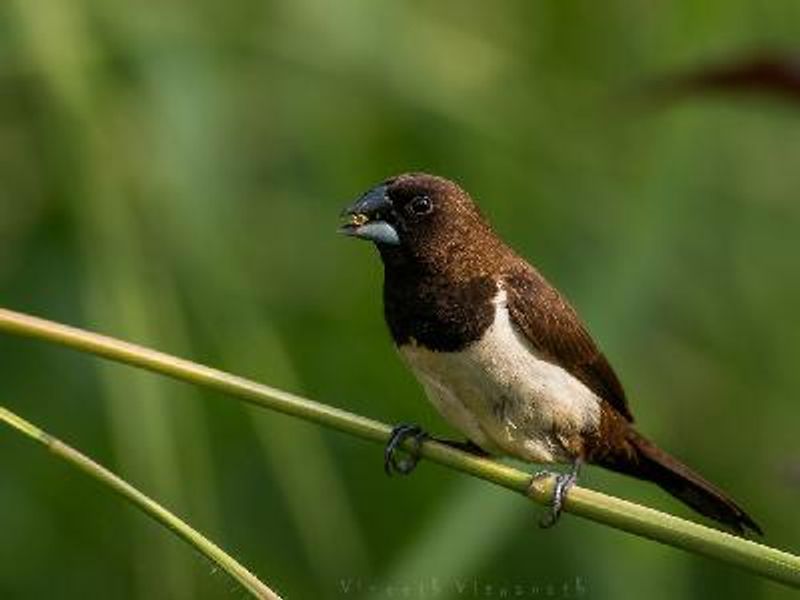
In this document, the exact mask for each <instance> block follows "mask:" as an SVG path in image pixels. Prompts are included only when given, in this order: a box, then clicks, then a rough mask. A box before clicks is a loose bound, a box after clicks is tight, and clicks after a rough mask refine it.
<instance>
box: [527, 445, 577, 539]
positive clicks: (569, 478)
mask: <svg viewBox="0 0 800 600" xmlns="http://www.w3.org/2000/svg"><path fill="white" fill-rule="evenodd" d="M582 462H583V461H582V460H581V458H580V457H578V458H576V459H575V460H574V461H573V463H572V468H571V469H570V470H569V472H567V473H553V472H551V471H539V472H538V473H536V474H534V476H533V477H534V479H536V478H539V477H550V476H551V475H555V477H556V483H555V486H554V487H553V503H552V504H551V505H550V512H549V513H548V514H547V515H546V516H545V517H544V518H543V519H542V520H541V521H540V522H539V526H540V527H541V528H542V529H547V528H548V527H552V526H553V525H555V524H556V523H557V522H558V518H559V517H560V516H561V509H562V508H564V498H565V497H566V494H567V492H568V491H569V489H570V488H571V487H572V486H573V485H575V482H576V481H578V473H579V472H580V470H581V463H582Z"/></svg>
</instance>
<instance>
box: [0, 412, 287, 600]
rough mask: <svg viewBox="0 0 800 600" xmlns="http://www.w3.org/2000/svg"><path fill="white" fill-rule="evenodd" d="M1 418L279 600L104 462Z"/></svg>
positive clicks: (251, 588)
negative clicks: (109, 468) (101, 463)
mask: <svg viewBox="0 0 800 600" xmlns="http://www.w3.org/2000/svg"><path fill="white" fill-rule="evenodd" d="M0 421H2V422H4V423H6V424H7V425H8V426H10V427H12V428H13V429H16V430H17V431H19V432H21V433H23V434H25V435H26V436H28V437H29V438H31V439H33V440H35V441H37V442H39V443H40V444H42V445H44V446H45V447H46V448H47V449H48V450H49V451H50V452H52V453H53V454H55V455H56V456H58V457H59V458H62V459H64V460H65V461H67V462H68V463H70V464H71V465H72V466H74V467H76V468H78V469H80V470H81V471H83V472H84V473H86V474H87V475H89V476H91V477H93V478H94V479H96V480H97V481H99V482H100V483H102V484H103V485H105V486H107V487H109V488H111V489H112V490H114V491H115V492H116V493H117V494H119V495H120V496H122V497H123V498H124V499H125V500H127V501H128V502H130V503H131V504H133V505H134V506H135V507H136V508H138V509H139V510H141V511H142V512H143V513H144V514H146V515H147V516H148V517H151V518H152V519H153V520H155V521H156V522H157V523H159V524H161V525H163V526H164V527H167V528H168V529H171V530H172V531H173V532H175V533H176V534H177V535H178V537H180V538H181V539H183V540H184V541H185V542H187V543H188V544H189V545H191V546H193V547H194V548H195V549H197V550H198V551H199V552H200V553H201V554H203V555H204V556H206V557H207V558H208V559H209V560H211V561H212V562H214V563H215V564H217V565H219V567H220V568H221V569H222V570H224V571H225V572H226V573H227V574H228V575H230V576H231V577H232V578H233V579H234V580H236V581H237V582H238V583H239V585H241V586H242V587H243V588H244V589H245V590H247V591H248V592H250V594H251V595H252V596H253V597H255V598H260V599H264V600H280V596H278V595H277V594H276V593H275V592H273V591H272V590H271V589H269V588H268V587H267V586H266V585H264V583H262V582H261V581H260V580H259V579H258V577H256V576H255V575H253V574H252V573H251V572H250V571H248V570H247V569H246V568H245V567H244V566H242V565H241V564H240V563H238V562H237V561H236V559H234V558H233V557H232V556H230V555H228V554H227V553H226V552H225V551H224V550H222V548H220V547H219V546H217V545H216V544H215V543H214V542H212V541H211V540H209V539H208V538H207V537H205V536H204V535H203V534H202V533H200V532H199V531H196V530H195V529H193V528H192V527H191V526H190V525H189V524H188V523H186V522H185V521H183V520H181V519H180V518H179V517H177V516H175V515H174V514H172V513H171V512H169V511H168V510H167V509H166V508H164V507H163V506H161V505H160V504H158V503H157V502H156V501H155V500H153V499H152V498H150V497H149V496H147V495H145V494H143V493H142V492H140V491H139V490H137V489H136V488H135V487H133V486H132V485H131V484H129V483H128V482H127V481H125V480H124V479H121V478H120V477H118V476H117V475H115V474H114V473H112V472H111V471H109V470H108V469H106V468H105V467H104V466H102V465H100V464H98V463H96V462H95V461H93V460H92V459H91V458H89V457H88V456H86V455H85V454H82V453H81V452H80V451H78V450H76V449H75V448H73V447H71V446H69V445H68V444H65V443H64V442H62V441H61V440H59V439H57V438H55V437H53V436H52V435H50V434H49V433H47V432H45V431H42V430H41V429H39V428H38V427H37V426H36V425H34V424H33V423H30V422H29V421H26V420H25V419H23V418H22V417H20V416H18V415H16V414H14V413H13V412H11V411H10V410H8V409H7V408H5V407H3V406H0Z"/></svg>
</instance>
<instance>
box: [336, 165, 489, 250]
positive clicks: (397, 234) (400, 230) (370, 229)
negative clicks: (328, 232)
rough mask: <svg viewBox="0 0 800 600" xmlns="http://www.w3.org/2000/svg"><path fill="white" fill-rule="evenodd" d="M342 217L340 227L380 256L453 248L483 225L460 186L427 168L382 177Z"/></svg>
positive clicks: (476, 235) (475, 238) (473, 240)
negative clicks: (420, 171) (375, 249)
mask: <svg viewBox="0 0 800 600" xmlns="http://www.w3.org/2000/svg"><path fill="white" fill-rule="evenodd" d="M343 217H344V218H345V223H344V225H343V226H342V227H341V229H340V231H341V232H342V233H344V234H345V235H349V236H353V237H357V238H361V239H364V240H369V241H371V242H374V243H375V245H376V246H377V247H378V250H380V252H381V255H382V256H383V258H384V261H386V260H387V259H388V260H392V261H395V260H402V261H405V260H408V259H412V260H413V259H415V258H416V259H424V258H425V257H430V256H432V255H435V254H440V253H442V252H448V251H449V252H457V251H458V249H459V248H462V247H467V246H469V245H472V244H474V243H476V242H477V241H478V238H479V237H485V236H483V235H481V234H483V233H484V232H485V231H487V230H488V225H487V224H486V222H485V221H484V219H483V217H482V216H481V214H480V212H479V211H478V207H477V206H476V205H475V203H474V202H473V201H472V199H471V198H470V197H469V195H468V194H467V193H466V192H465V191H464V190H462V189H461V188H460V187H459V186H458V185H456V184H455V183H453V182H452V181H449V180H447V179H444V178H442V177H436V176H434V175H428V174H426V173H406V174H403V175H398V176H397V177H392V178H390V179H387V180H386V181H384V182H383V183H381V184H380V185H377V186H375V187H373V188H372V189H371V190H369V191H368V192H366V193H365V194H363V195H362V196H361V197H360V198H359V199H358V200H356V202H354V203H353V204H352V205H351V206H349V207H348V208H346V209H345V210H344V212H343Z"/></svg>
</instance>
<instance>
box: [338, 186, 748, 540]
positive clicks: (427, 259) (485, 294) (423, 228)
mask: <svg viewBox="0 0 800 600" xmlns="http://www.w3.org/2000/svg"><path fill="white" fill-rule="evenodd" d="M345 216H346V222H345V224H344V225H343V227H342V229H341V231H342V232H343V233H345V234H347V235H351V236H354V237H358V238H363V239H366V240H370V241H372V242H374V243H375V245H376V247H377V249H378V251H379V253H380V256H381V259H382V260H383V264H384V285H383V299H384V311H385V317H386V322H387V323H388V325H389V330H390V331H391V335H392V338H393V339H394V343H395V345H396V346H397V348H398V350H399V352H400V354H401V356H402V357H403V359H404V360H405V362H406V363H407V364H408V366H409V367H410V368H411V370H412V371H413V372H414V374H415V375H416V377H417V379H419V381H420V382H421V383H422V385H423V387H424V388H425V391H426V393H427V396H428V398H429V399H430V401H431V402H432V403H433V405H434V406H435V407H436V408H437V409H438V411H439V412H440V413H441V415H442V416H443V417H444V418H445V419H446V420H447V421H449V422H450V423H451V424H452V425H453V426H454V427H455V428H456V429H458V430H459V431H460V432H461V433H463V434H464V435H465V436H466V438H467V440H468V441H467V442H466V443H464V444H461V445H462V446H463V447H465V448H466V449H473V450H474V451H478V452H481V451H482V452H484V453H487V454H490V455H499V456H511V457H514V458H517V459H521V460H524V461H528V462H535V463H567V464H571V465H573V468H572V469H571V471H570V472H569V473H566V474H562V475H559V476H558V477H557V480H556V489H555V493H554V497H553V511H552V517H551V519H550V521H549V522H550V523H552V522H554V521H555V519H556V518H557V517H558V514H559V511H560V509H561V503H562V499H563V496H564V494H565V493H566V492H567V490H568V489H569V487H570V486H571V485H572V484H573V483H574V481H575V479H576V477H577V473H578V467H579V465H580V464H581V463H584V462H586V463H590V464H595V465H599V466H601V467H605V468H607V469H611V470H613V471H617V472H619V473H624V474H626V475H631V476H633V477H637V478H639V479H644V480H648V481H652V482H654V483H656V484H658V485H659V486H661V487H662V488H663V489H665V490H666V491H667V492H669V493H670V494H672V495H673V496H675V497H676V498H678V499H679V500H681V501H683V502H684V503H686V504H687V505H689V506H690V507H691V508H693V509H694V510H696V511H697V512H699V513H701V514H703V515H705V516H707V517H710V518H712V519H715V520H717V521H719V522H720V523H722V524H723V525H726V526H727V527H729V528H731V529H732V530H734V531H736V532H737V533H739V534H743V533H745V531H746V530H747V529H750V530H753V531H755V532H757V533H761V529H760V528H759V526H758V525H757V524H756V523H755V522H754V521H753V519H751V518H750V517H749V516H748V515H747V513H745V511H744V510H742V509H741V508H740V507H739V506H738V505H737V504H736V503H735V502H734V501H733V500H732V499H731V498H730V497H729V496H728V495H727V494H725V493H724V492H722V491H721V490H720V489H719V488H717V487H716V486H714V485H713V484H711V483H709V482H708V481H706V480H705V479H703V478H702V477H701V476H700V475H698V474H697V473H695V472H694V471H692V470H691V469H689V468H688V467H687V466H685V465H683V464H682V463H681V462H679V461H678V460H676V459H675V458H673V457H672V456H670V455H669V454H667V453H666V452H664V451H663V450H661V449H659V448H658V447H657V446H656V445H655V444H653V443H652V442H651V441H650V440H648V439H647V438H645V437H644V436H643V435H641V434H640V433H639V432H638V431H637V430H636V429H635V428H634V426H633V417H632V415H631V412H630V409H629V408H628V403H627V400H626V398H625V392H624V391H623V389H622V385H621V384H620V382H619V380H618V379H617V376H616V375H615V374H614V371H613V370H612V368H611V366H610V365H609V363H608V361H607V360H606V358H605V356H604V355H603V354H602V353H601V352H600V351H599V350H598V348H597V345H596V344H595V342H594V341H593V340H592V338H591V336H590V335H589V333H588V332H587V330H586V328H585V327H584V325H583V324H582V323H581V320H580V318H579V317H578V315H577V314H576V313H575V311H574V310H573V308H572V307H571V306H570V305H569V303H568V302H567V301H566V300H565V299H564V298H563V297H562V296H561V295H560V294H559V293H558V291H556V290H555V288H553V287H552V286H551V285H550V284H549V283H548V282H547V281H546V280H545V278H544V277H543V276H542V275H541V274H540V273H539V272H538V271H537V270H536V269H535V268H534V267H532V266H531V265H530V264H529V263H528V262H526V261H525V260H524V259H523V258H521V257H520V256H519V255H517V254H516V253H515V252H514V251H513V250H512V249H511V248H510V247H509V246H508V245H506V244H505V243H504V242H503V240H501V239H500V238H499V237H498V236H497V235H496V234H495V233H494V231H493V230H492V228H491V227H490V225H489V224H488V222H487V221H486V220H485V219H484V217H483V216H482V215H481V213H480V211H479V210H478V208H477V206H476V205H475V203H474V202H473V201H472V199H471V198H470V196H469V195H468V194H467V193H466V192H465V191H464V190H462V189H461V188H460V187H459V186H458V185H456V184H455V183H453V182H451V181H448V180H447V179H443V178H441V177H435V176H432V175H427V174H424V173H409V174H405V175H399V176H397V177H392V178H391V179H387V180H386V181H384V182H383V183H381V184H380V185H378V186H376V187H374V188H373V189H371V190H369V191H368V192H367V193H365V194H364V195H363V196H362V197H361V198H360V199H359V200H357V201H356V202H355V203H354V204H353V205H352V206H350V207H349V208H348V209H346V211H345ZM425 435H426V434H425V433H424V432H423V431H422V430H421V429H420V428H419V427H418V426H416V425H400V426H398V427H397V428H395V430H394V435H393V436H392V440H391V441H390V443H389V445H388V446H387V452H386V467H387V471H389V472H391V471H392V470H399V471H401V472H407V471H410V470H411V468H413V465H414V464H415V462H416V461H413V462H407V461H406V462H403V461H400V462H398V461H397V459H396V458H395V456H394V451H395V450H396V448H397V447H398V445H399V444H400V443H402V441H403V440H404V439H406V438H408V437H409V436H410V437H416V438H417V439H418V440H419V439H422V437H424V436H425Z"/></svg>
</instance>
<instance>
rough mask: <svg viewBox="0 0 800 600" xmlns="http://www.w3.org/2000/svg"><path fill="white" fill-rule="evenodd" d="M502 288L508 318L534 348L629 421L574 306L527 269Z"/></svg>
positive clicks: (616, 388) (609, 372)
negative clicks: (504, 291) (509, 316)
mask: <svg viewBox="0 0 800 600" xmlns="http://www.w3.org/2000/svg"><path fill="white" fill-rule="evenodd" d="M505 288H506V295H507V299H508V311H509V314H510V315H511V320H512V322H513V323H514V325H515V326H516V327H517V328H518V329H519V330H520V331H521V332H522V333H523V334H524V335H525V337H526V338H527V339H528V341H529V342H530V343H531V344H532V345H533V347H534V348H536V349H537V350H538V351H540V352H542V353H543V354H544V355H545V356H546V357H549V358H550V359H551V360H552V361H553V362H554V363H557V364H558V365H560V366H562V367H563V368H564V369H566V370H567V371H568V372H569V373H570V374H571V375H573V376H574V377H576V378H578V379H579V380H581V381H582V382H583V383H584V384H585V385H586V386H587V387H588V388H589V389H590V390H592V391H593V392H594V393H595V394H597V395H598V396H599V397H600V398H602V399H603V400H605V401H606V402H608V403H609V404H610V405H611V406H612V407H613V408H614V409H616V410H617V412H619V413H620V414H621V415H622V416H624V417H625V418H626V419H627V420H628V421H633V415H631V412H630V409H629V408H628V402H627V400H626V399H625V391H624V390H623V389H622V384H621V383H620V382H619V379H617V376H616V374H615V373H614V370H613V369H612V368H611V365H609V364H608V360H606V357H605V356H603V353H602V352H600V350H598V348H597V346H596V345H595V343H594V341H593V340H592V337H591V336H590V335H589V332H588V331H586V328H585V327H584V326H583V323H581V320H580V318H579V317H578V315H577V313H576V312H575V310H574V309H573V308H572V307H571V306H570V305H569V303H568V302H567V301H566V300H565V299H564V298H562V297H561V295H560V294H559V293H558V292H557V291H556V290H555V289H554V288H553V286H551V285H550V284H549V283H548V282H547V280H545V278H544V277H542V276H541V275H540V274H539V273H538V272H537V271H536V270H535V269H533V268H529V269H525V270H519V271H515V272H514V273H512V274H510V275H508V276H507V277H506V278H505Z"/></svg>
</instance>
